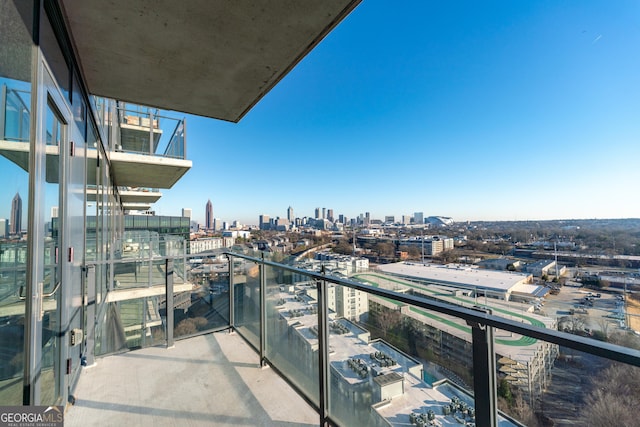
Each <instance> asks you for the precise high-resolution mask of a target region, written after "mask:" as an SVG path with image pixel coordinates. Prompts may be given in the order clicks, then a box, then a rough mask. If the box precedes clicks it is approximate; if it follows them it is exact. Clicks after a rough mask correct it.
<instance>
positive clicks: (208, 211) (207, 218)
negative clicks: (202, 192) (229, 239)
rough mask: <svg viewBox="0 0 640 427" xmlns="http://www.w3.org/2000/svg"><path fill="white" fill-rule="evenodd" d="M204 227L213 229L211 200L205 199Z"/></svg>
mask: <svg viewBox="0 0 640 427" xmlns="http://www.w3.org/2000/svg"><path fill="white" fill-rule="evenodd" d="M204 227H205V228H206V229H207V230H211V229H213V204H211V200H209V201H207V207H206V211H205V220H204Z"/></svg>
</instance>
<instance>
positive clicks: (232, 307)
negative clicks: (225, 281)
mask: <svg viewBox="0 0 640 427" xmlns="http://www.w3.org/2000/svg"><path fill="white" fill-rule="evenodd" d="M227 259H228V260H229V326H230V327H231V330H233V328H235V320H236V315H235V285H234V284H233V257H232V256H231V255H229V254H227Z"/></svg>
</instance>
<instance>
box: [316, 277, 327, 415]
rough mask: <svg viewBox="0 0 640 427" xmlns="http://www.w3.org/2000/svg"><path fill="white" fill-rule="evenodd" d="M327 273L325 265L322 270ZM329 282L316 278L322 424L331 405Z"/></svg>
mask: <svg viewBox="0 0 640 427" xmlns="http://www.w3.org/2000/svg"><path fill="white" fill-rule="evenodd" d="M321 272H322V274H323V275H324V274H325V269H324V266H322V270H321ZM326 285H327V282H325V281H323V280H316V289H317V290H318V363H319V365H320V367H319V379H318V380H319V381H318V383H319V387H320V390H319V391H320V425H321V426H328V425H329V422H328V420H327V417H328V407H329V367H328V365H329V317H328V309H329V304H328V299H327V286H326Z"/></svg>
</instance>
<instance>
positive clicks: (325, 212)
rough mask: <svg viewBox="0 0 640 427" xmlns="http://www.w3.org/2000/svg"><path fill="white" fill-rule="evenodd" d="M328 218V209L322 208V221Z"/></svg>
mask: <svg viewBox="0 0 640 427" xmlns="http://www.w3.org/2000/svg"><path fill="white" fill-rule="evenodd" d="M326 218H327V208H322V219H326Z"/></svg>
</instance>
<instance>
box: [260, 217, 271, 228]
mask: <svg viewBox="0 0 640 427" xmlns="http://www.w3.org/2000/svg"><path fill="white" fill-rule="evenodd" d="M258 225H259V227H260V230H269V229H271V220H270V218H269V215H260V218H259V222H258Z"/></svg>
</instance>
